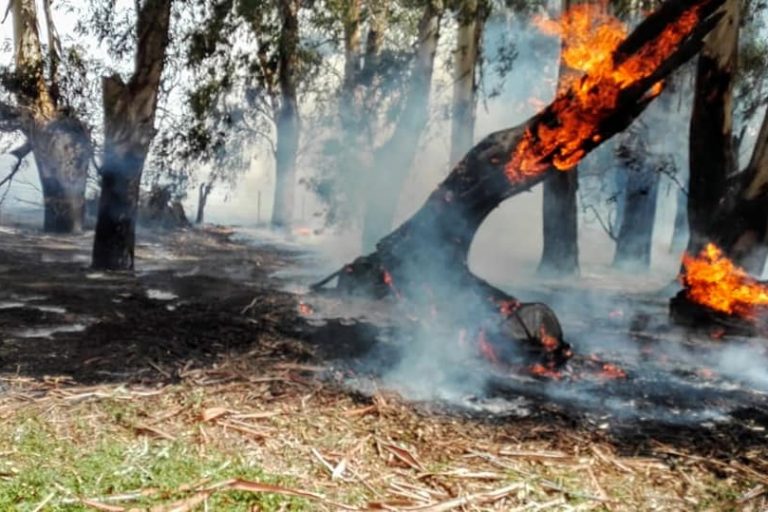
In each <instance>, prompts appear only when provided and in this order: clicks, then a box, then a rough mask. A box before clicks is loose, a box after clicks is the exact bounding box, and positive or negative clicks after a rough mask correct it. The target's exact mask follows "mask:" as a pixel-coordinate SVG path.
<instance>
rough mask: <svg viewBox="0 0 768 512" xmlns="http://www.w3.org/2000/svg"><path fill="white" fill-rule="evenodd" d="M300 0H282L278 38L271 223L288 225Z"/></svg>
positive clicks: (295, 126)
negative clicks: (278, 89)
mask: <svg viewBox="0 0 768 512" xmlns="http://www.w3.org/2000/svg"><path fill="white" fill-rule="evenodd" d="M299 4H300V2H299V0H280V18H281V21H282V28H281V31H280V42H279V50H278V51H279V65H278V67H279V69H278V75H279V76H278V81H279V84H280V106H279V107H278V111H277V152H276V155H275V172H276V180H275V181H276V183H275V201H274V209H273V211H272V226H273V227H277V228H288V227H290V225H291V224H292V222H293V216H294V202H295V201H294V200H295V197H294V196H295V194H296V158H297V157H298V152H299V125H300V120H299V108H298V99H297V95H296V78H297V77H296V75H297V72H298V60H299V55H298V51H299Z"/></svg>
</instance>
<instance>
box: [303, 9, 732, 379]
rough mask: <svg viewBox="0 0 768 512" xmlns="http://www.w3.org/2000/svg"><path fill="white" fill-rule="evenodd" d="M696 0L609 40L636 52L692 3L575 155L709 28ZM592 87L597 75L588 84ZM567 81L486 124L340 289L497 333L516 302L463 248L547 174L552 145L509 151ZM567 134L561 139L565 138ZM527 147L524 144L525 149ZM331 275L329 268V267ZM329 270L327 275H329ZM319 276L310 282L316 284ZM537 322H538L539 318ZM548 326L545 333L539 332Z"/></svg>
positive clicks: (552, 356) (536, 126)
mask: <svg viewBox="0 0 768 512" xmlns="http://www.w3.org/2000/svg"><path fill="white" fill-rule="evenodd" d="M719 3H720V2H719V0H715V1H713V2H708V1H706V0H704V2H696V0H678V1H675V0H672V1H670V2H668V3H666V4H665V5H664V6H662V7H661V8H660V9H659V10H657V11H656V12H655V13H654V14H652V15H650V16H649V17H648V18H646V20H645V21H644V22H643V23H641V24H640V25H639V26H638V27H637V28H636V29H635V31H634V32H633V33H632V34H631V35H630V36H629V37H628V38H627V40H625V41H624V42H623V43H622V44H621V45H619V47H618V48H617V50H616V52H615V54H614V62H617V61H618V62H620V61H621V60H622V59H627V58H629V57H630V56H631V55H632V54H633V53H635V52H642V51H643V47H644V46H645V44H646V43H648V42H649V41H653V40H654V38H656V37H658V34H659V33H661V32H663V31H664V29H665V28H666V26H667V24H668V23H670V22H672V21H674V20H677V19H678V18H679V17H680V16H681V15H682V14H683V13H684V12H685V11H686V9H688V8H690V6H691V5H698V6H701V12H702V14H701V19H702V21H701V22H700V23H699V25H698V26H697V27H694V28H692V29H691V32H690V33H689V34H688V36H687V37H686V38H685V39H683V40H682V42H681V43H680V45H679V46H678V47H676V48H675V49H674V50H672V51H670V52H669V53H668V54H664V58H663V60H662V61H661V62H659V63H658V67H657V68H656V70H655V71H654V72H651V73H650V74H648V75H644V77H643V78H638V79H637V80H636V81H635V82H634V83H633V84H632V85H630V86H628V87H625V88H622V89H621V91H620V92H619V93H618V96H617V98H616V102H615V103H613V104H612V106H611V107H610V108H605V109H603V110H600V111H599V112H597V114H596V115H597V116H598V117H596V118H594V119H593V121H592V122H593V123H594V124H593V125H592V126H593V129H594V132H590V134H589V135H588V136H584V137H582V138H580V139H578V148H575V149H574V148H572V147H570V146H569V148H570V149H572V150H574V151H577V154H579V155H585V154H586V153H588V152H589V151H591V150H592V149H594V148H595V147H597V146H598V145H599V144H601V143H602V142H604V141H605V140H607V139H609V138H610V137H611V136H613V135H615V134H616V133H618V132H619V131H622V130H624V129H625V128H626V127H627V126H628V125H629V124H630V123H631V122H632V121H633V120H634V119H635V118H636V117H637V116H638V115H639V114H640V113H641V112H642V111H643V110H644V109H645V107H646V106H647V105H648V104H649V103H650V101H652V99H653V97H654V96H653V95H649V94H648V91H649V90H650V89H651V87H652V86H653V85H654V84H656V83H657V82H658V81H659V80H662V79H664V78H665V77H666V76H668V75H669V74H670V73H671V72H672V71H673V70H674V69H676V68H677V67H678V66H680V65H681V64H682V63H683V62H685V61H686V60H688V59H689V58H690V57H692V56H693V55H694V54H695V52H696V51H697V50H698V49H699V48H700V47H701V39H702V38H703V37H704V35H706V33H707V32H708V31H709V30H711V29H712V27H713V25H714V24H715V23H716V22H717V19H718V17H717V16H716V15H715V16H713V15H712V12H713V11H714V10H715V9H716V8H717V6H718V5H719ZM596 87H599V85H596ZM573 94H575V93H573V92H572V91H571V90H569V91H564V92H561V93H559V94H558V97H557V98H556V100H555V101H554V102H553V103H552V104H550V106H548V107H547V108H545V109H544V110H543V111H541V112H540V113H539V114H537V115H536V116H534V117H533V118H531V119H530V120H528V121H527V122H526V123H524V124H522V125H520V126H517V127H514V128H509V129H506V130H501V131H498V132H495V133H492V134H490V135H488V136H487V137H485V138H484V139H483V140H481V141H480V142H479V143H478V144H477V145H475V146H474V147H473V148H472V149H470V151H469V152H468V153H467V154H466V155H465V156H464V158H463V159H462V160H461V161H460V162H459V163H458V164H457V165H456V166H455V167H454V168H453V170H452V171H451V173H450V174H449V175H448V177H447V178H446V179H445V180H444V181H443V182H442V183H440V184H439V185H438V187H437V188H436V189H435V190H434V191H433V192H432V193H431V194H430V196H429V198H428V199H427V200H426V202H425V203H424V205H423V206H422V207H421V208H420V209H419V210H418V211H417V212H416V213H415V214H414V215H413V216H412V217H411V218H409V219H408V220H407V221H405V222H404V223H403V224H401V225H400V227H398V228H397V229H395V230H394V231H393V232H392V233H390V234H389V235H387V236H385V237H384V238H382V239H381V240H380V241H379V242H378V244H377V245H376V251H375V252H373V253H371V254H369V255H367V256H363V257H361V258H358V259H357V260H356V261H354V262H353V263H351V264H349V265H347V266H345V267H344V268H342V269H341V270H340V271H339V272H338V273H337V274H336V275H338V278H339V279H338V287H339V288H340V289H342V290H345V291H362V292H364V293H368V294H373V295H375V296H382V295H394V296H397V297H403V298H405V299H406V300H409V301H412V302H413V303H414V304H416V305H417V306H416V307H418V305H420V304H430V303H432V304H434V302H435V298H436V297H442V298H446V297H449V298H450V299H447V300H446V299H442V300H439V301H438V302H437V306H436V307H437V309H438V313H440V314H443V315H444V316H443V318H444V319H446V320H447V321H452V322H456V323H457V324H459V325H462V324H464V325H468V326H473V325H474V326H477V325H478V322H479V323H480V324H483V323H484V322H487V323H490V324H491V326H492V328H493V333H494V335H495V336H499V337H501V338H502V339H507V341H512V340H514V339H518V340H519V338H515V337H514V336H510V335H508V334H505V330H504V327H503V325H504V322H505V321H506V320H507V319H508V318H509V312H510V311H512V312H513V313H514V312H515V311H518V310H519V308H520V305H519V303H517V301H516V300H515V299H514V298H512V297H510V296H509V295H508V294H506V293H505V292H503V291H501V290H498V289H496V288H494V287H493V286H491V285H489V284H488V283H486V282H484V281H482V280H481V279H479V278H477V277H476V276H474V275H473V274H472V273H471V272H470V270H469V267H468V263H467V257H468V253H469V248H470V244H471V242H472V240H473V238H474V235H475V233H476V231H477V229H478V228H479V227H480V225H481V224H482V223H483V221H484V220H485V218H486V217H487V216H488V215H489V214H490V213H491V211H493V210H494V209H495V208H496V207H497V206H498V205H499V204H501V202H503V201H504V200H506V199H508V198H509V197H511V196H513V195H515V194H517V193H520V192H522V191H525V190H529V189H530V188H531V187H533V186H535V185H537V184H538V183H540V182H542V181H544V180H546V179H550V178H552V177H553V176H554V175H555V174H556V173H557V172H558V171H556V170H554V168H553V167H551V166H550V167H546V166H547V165H552V161H553V159H554V158H555V155H556V154H558V151H560V149H559V146H557V147H554V148H551V149H549V150H548V151H550V152H548V153H546V154H544V155H541V154H540V153H535V154H536V155H538V156H537V158H538V162H540V163H541V164H542V165H544V166H545V167H537V168H536V169H537V170H536V171H535V172H526V170H525V169H522V168H519V167H517V164H515V162H517V161H518V160H516V159H515V158H514V157H515V155H516V152H517V150H518V149H519V148H520V147H528V146H521V145H520V143H521V140H530V139H524V137H526V136H527V135H529V134H531V133H533V134H538V133H540V128H542V127H547V128H549V129H553V128H556V127H557V124H558V122H559V121H558V120H559V119H560V117H559V112H560V111H559V110H558V109H560V108H563V106H564V105H568V103H569V102H577V101H578V100H577V99H576V98H575V97H574V96H573ZM570 142H572V141H569V143H570ZM530 151H533V150H530ZM336 275H335V276H336ZM332 277H334V276H332ZM329 280H330V278H329V279H326V280H324V281H323V282H321V283H318V285H317V286H315V289H317V287H319V286H322V285H324V284H326V283H327V282H328V281H329ZM544 328H545V329H546V327H544ZM546 334H547V333H546V331H544V332H543V333H542V332H541V331H540V333H538V334H537V333H530V337H526V339H528V340H529V341H531V342H532V346H533V347H535V349H536V350H537V351H538V352H539V353H540V354H542V353H543V354H544V355H545V357H546V360H547V361H548V362H550V363H553V364H554V363H556V362H557V361H559V360H562V359H564V358H567V356H568V354H569V349H568V347H567V345H566V344H565V343H564V342H563V340H562V338H558V339H556V340H555V341H554V342H552V340H551V339H550V338H548V337H547V336H546ZM549 334H553V333H549Z"/></svg>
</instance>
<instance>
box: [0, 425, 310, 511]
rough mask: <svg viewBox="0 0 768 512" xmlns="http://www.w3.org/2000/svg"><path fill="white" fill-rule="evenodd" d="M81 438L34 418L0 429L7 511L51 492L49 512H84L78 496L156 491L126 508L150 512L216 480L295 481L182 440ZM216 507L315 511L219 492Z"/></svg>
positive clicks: (283, 500) (287, 501)
mask: <svg viewBox="0 0 768 512" xmlns="http://www.w3.org/2000/svg"><path fill="white" fill-rule="evenodd" d="M78 430H79V429H78ZM74 434H77V433H74ZM86 434H87V432H86ZM77 437H81V436H78V435H74V436H72V437H70V436H67V437H63V436H62V435H61V434H59V433H57V432H55V430H54V429H53V428H52V425H51V424H49V423H48V422H45V421H43V420H41V419H39V418H37V417H33V416H29V417H17V418H15V421H13V423H12V424H6V425H0V452H2V453H3V457H2V458H1V459H0V510H19V511H24V510H32V509H34V508H35V506H36V505H37V504H38V503H40V502H41V501H43V500H44V499H45V498H46V497H47V496H48V495H49V494H50V493H52V492H55V494H56V495H55V497H54V498H53V499H52V500H51V501H50V503H49V505H48V506H46V508H45V510H51V511H58V510H67V511H77V510H90V509H88V508H86V507H84V506H82V505H79V504H76V503H71V501H72V500H73V499H76V498H95V499H98V498H100V497H105V496H110V495H117V494H125V493H130V492H134V491H138V490H142V489H143V490H152V492H153V494H152V495H151V496H147V497H142V498H141V499H138V500H132V501H130V502H126V503H125V505H126V506H134V507H147V506H150V505H153V504H157V503H161V502H169V501H173V500H176V499H181V498H183V497H185V494H184V492H180V491H179V488H180V487H182V486H184V485H189V484H194V483H197V482H200V481H201V480H204V479H208V480H210V482H211V483H214V482H217V481H220V480H225V479H228V478H234V477H237V478H243V479H247V480H256V481H259V482H265V483H272V484H281V485H290V483H291V482H287V481H284V480H280V479H277V478H275V477H272V476H270V475H266V474H264V472H263V471H262V470H261V469H260V468H259V465H258V461H254V460H247V459H246V458H245V457H244V456H243V455H241V454H238V453H225V452H221V451H216V450H215V449H213V448H211V447H210V446H206V447H205V450H204V451H201V450H200V449H199V447H198V446H197V445H196V444H194V443H192V442H185V441H183V440H177V441H167V440H154V439H149V438H147V437H144V436H132V435H125V434H124V433H121V432H120V431H119V430H117V431H116V430H114V429H112V431H111V432H110V431H106V432H105V431H101V433H99V434H95V436H94V437H93V438H90V439H76V438H77ZM67 500H69V501H70V502H69V503H67ZM114 504H118V503H114ZM209 504H210V505H211V506H212V509H213V510H232V511H241V510H242V511H246V510H251V509H252V507H253V506H254V505H258V507H259V508H260V509H261V510H276V509H278V508H280V507H285V506H286V505H287V506H288V509H289V510H309V509H310V508H309V505H308V503H306V502H305V501H304V500H300V499H296V498H288V497H284V496H277V495H266V494H253V493H245V492H234V491H221V492H218V493H215V494H214V495H213V496H212V497H211V498H210V501H209Z"/></svg>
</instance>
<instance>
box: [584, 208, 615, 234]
mask: <svg viewBox="0 0 768 512" xmlns="http://www.w3.org/2000/svg"><path fill="white" fill-rule="evenodd" d="M589 210H591V211H592V214H593V215H594V216H595V219H597V222H598V223H600V227H602V228H603V231H605V234H606V235H608V237H609V238H610V239H611V240H613V241H614V242H615V241H616V240H618V236H616V234H615V233H614V232H613V226H612V225H611V223H610V221H609V222H608V223H606V222H605V221H604V220H603V217H602V216H601V215H600V213H599V212H598V211H597V208H595V207H594V205H591V204H588V205H585V206H583V207H582V209H581V211H582V212H584V213H586V212H587V211H589Z"/></svg>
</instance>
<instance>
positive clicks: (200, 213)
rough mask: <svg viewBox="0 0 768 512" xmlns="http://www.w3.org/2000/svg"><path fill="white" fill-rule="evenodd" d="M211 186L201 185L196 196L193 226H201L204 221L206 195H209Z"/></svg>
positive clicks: (207, 184) (208, 184) (209, 184)
mask: <svg viewBox="0 0 768 512" xmlns="http://www.w3.org/2000/svg"><path fill="white" fill-rule="evenodd" d="M212 189H213V185H212V184H211V183H201V184H200V189H199V190H198V196H197V216H196V217H195V224H202V223H203V220H204V219H205V205H206V203H207V202H208V195H209V194H210V193H211V190H212Z"/></svg>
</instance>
